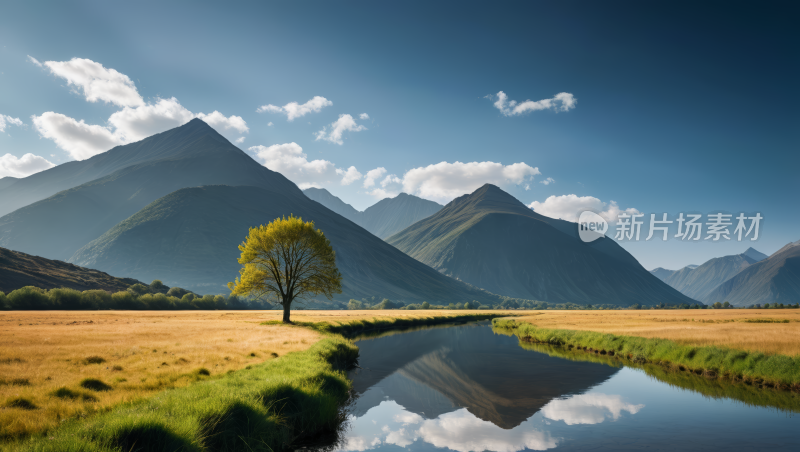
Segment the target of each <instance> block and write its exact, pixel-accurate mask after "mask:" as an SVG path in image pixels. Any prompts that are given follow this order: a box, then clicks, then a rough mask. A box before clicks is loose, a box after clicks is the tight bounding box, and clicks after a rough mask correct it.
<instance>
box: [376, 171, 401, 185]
mask: <svg viewBox="0 0 800 452" xmlns="http://www.w3.org/2000/svg"><path fill="white" fill-rule="evenodd" d="M402 183H403V179H400V178H399V177H397V176H396V175H394V174H390V175H388V176H386V177H385V178H384V179H383V180H382V181H381V187H386V186H388V185H391V184H402Z"/></svg>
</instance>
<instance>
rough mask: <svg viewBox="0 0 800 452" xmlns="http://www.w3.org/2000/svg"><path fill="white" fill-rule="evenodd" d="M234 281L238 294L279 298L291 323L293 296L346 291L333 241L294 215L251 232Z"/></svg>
mask: <svg viewBox="0 0 800 452" xmlns="http://www.w3.org/2000/svg"><path fill="white" fill-rule="evenodd" d="M239 251H241V252H242V254H241V257H239V263H240V264H242V265H243V267H242V269H241V270H240V272H239V273H240V276H239V277H238V278H236V281H235V282H231V283H228V287H229V288H230V289H231V292H232V293H233V294H234V295H244V296H251V297H255V298H261V297H264V296H266V297H277V298H278V300H279V303H280V304H281V305H283V307H284V310H285V312H286V314H285V315H284V319H283V320H284V322H287V321H289V308H290V306H291V303H292V301H293V300H294V299H295V298H303V297H305V296H314V295H320V294H321V295H324V296H326V297H327V298H328V299H330V298H331V297H332V296H333V294H334V293H341V291H342V275H341V273H339V270H338V269H337V268H336V253H335V252H334V251H333V248H332V247H331V242H330V240H328V238H327V237H325V234H323V233H322V231H321V230H319V229H314V222H313V221H308V222H304V221H303V220H302V218H297V217H295V216H293V215H292V216H290V217H289V218H278V219H276V220H274V221H272V222H271V223H269V224H267V225H261V226H259V227H256V228H250V233H249V235H248V236H247V238H246V239H245V241H244V243H242V244H241V245H239Z"/></svg>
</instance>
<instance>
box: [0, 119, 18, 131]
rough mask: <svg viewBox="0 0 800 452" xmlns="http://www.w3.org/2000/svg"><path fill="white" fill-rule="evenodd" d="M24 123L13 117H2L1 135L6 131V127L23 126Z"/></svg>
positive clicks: (0, 121)
mask: <svg viewBox="0 0 800 452" xmlns="http://www.w3.org/2000/svg"><path fill="white" fill-rule="evenodd" d="M21 125H22V121H21V120H20V119H19V118H12V117H11V116H6V115H0V133H1V132H5V131H6V126H21Z"/></svg>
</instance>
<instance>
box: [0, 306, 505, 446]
mask: <svg viewBox="0 0 800 452" xmlns="http://www.w3.org/2000/svg"><path fill="white" fill-rule="evenodd" d="M281 314H282V313H281V312H279V311H202V312H197V311H194V312H192V311H171V312H163V311H158V312H154V311H151V312H147V311H144V312H143V311H83V312H77V311H72V312H65V311H50V312H30V311H28V312H19V311H17V312H0V344H2V345H0V403H2V407H1V408H0V438H2V439H4V440H10V439H14V438H22V437H26V436H29V435H31V434H37V433H43V432H48V431H52V430H53V429H54V428H55V427H57V426H58V425H60V424H61V423H62V422H64V421H65V420H70V419H72V420H75V419H84V418H85V419H93V418H98V419H103V418H105V417H108V416H112V417H114V413H115V412H117V411H118V409H117V408H115V407H121V408H120V409H121V410H123V411H124V410H125V409H129V408H125V407H126V406H128V405H130V406H134V407H136V406H140V405H141V404H146V402H147V400H148V399H152V397H153V396H155V395H158V397H161V395H160V394H159V393H161V392H162V391H164V390H167V389H172V388H181V387H186V386H188V387H189V388H186V389H185V390H186V391H189V392H190V393H193V392H192V391H195V390H197V389H196V388H195V386H198V385H200V386H203V385H214V384H222V383H220V382H222V381H225V382H227V381H228V380H229V379H230V378H233V376H235V375H237V374H242V373H253V372H258V373H260V374H262V375H263V374H266V375H269V374H270V372H273V373H274V372H277V370H276V369H279V368H282V367H281V364H280V363H281V362H283V361H284V360H283V357H284V356H285V355H288V356H294V358H291V360H294V361H298V360H299V361H302V362H305V361H304V360H306V361H308V360H310V361H311V362H315V363H322V361H320V360H319V359H317V358H314V356H316V355H317V354H319V353H317V352H313V351H309V349H311V348H312V347H314V346H317V347H322V349H325V348H326V347H327V348H330V347H331V346H332V345H331V344H327V343H326V344H327V345H326V344H322V345H315V344H321V341H328V342H330V341H331V340H334V342H335V341H341V340H344V339H337V338H336V337H334V336H331V335H329V334H325V333H324V332H320V331H332V332H337V333H346V332H347V331H349V330H352V331H360V330H363V329H365V328H366V329H369V328H372V329H374V328H382V327H383V328H385V327H392V326H393V325H395V326H399V327H403V326H405V325H411V324H415V323H416V324H421V323H438V322H441V321H442V318H448V319H449V318H452V317H454V316H463V315H470V314H474V315H480V316H485V315H487V314H490V315H491V313H490V312H487V311H295V312H293V313H292V319H293V320H294V321H296V322H298V323H303V324H305V325H306V326H311V327H312V328H307V327H303V326H285V325H279V324H272V323H273V321H275V320H278V319H280V318H281ZM494 315H497V313H495V314H494ZM328 338H332V339H328ZM334 345H335V344H334ZM339 345H341V344H339ZM292 352H300V353H299V354H298V353H292ZM303 353H305V354H303ZM308 353H311V354H310V355H309V354H308ZM301 355H302V357H301ZM273 361H274V362H275V363H274V364H271V363H272V362H273ZM287 362H288V361H287ZM320 365H321V364H320ZM265 366H266V367H265ZM276 366H277V367H276ZM301 367H302V366H301ZM270 369H272V370H270ZM234 371H237V372H234ZM314 371H315V370H314V369H306V370H304V371H303V372H306V373H307V372H312V373H313V372H314ZM320 371H325V372H328V371H330V369H328V370H325V369H322V370H320ZM230 372H233V373H232V374H229V373H230ZM292 372H300V370H295V371H292ZM289 373H291V372H289ZM301 373H302V372H301ZM237 378H238V377H237ZM242 378H243V377H242ZM337 378H342V379H343V378H344V377H341V376H340V377H337ZM345 381H346V380H345ZM192 388H195V389H192ZM262 389H263V388H262ZM263 391H267V392H269V391H268V390H266V389H263ZM263 391H262V392H263ZM168 393H171V392H169V391H168ZM178 394H183V392H181V391H180V390H178ZM234 398H235V397H234ZM178 399H180V397H178ZM170 400H172V399H170ZM173 402H174V401H173ZM173 402H169V403H173ZM165 403H166V402H165ZM220 403H221V402H220ZM231 403H233V402H231ZM237 403H238V402H237ZM134 411H135V410H134ZM102 413H107V414H102ZM96 415H99V417H98V416H96ZM187 416H188V415H187ZM115 419H116V418H115ZM87 422H88V421H87ZM181 422H184V421H181ZM186 422H189V421H186ZM184 423H185V422H184ZM190 423H191V422H190ZM181 425H183V424H181ZM75 428H77V427H75ZM187 428H188V427H187ZM198 428H199V427H198ZM58 430H60V429H58ZM190 430H191V429H190ZM193 432H194V433H193V435H195V436H194V437H192V435H188V436H186V437H187V438H194V439H188V440H187V441H189V443H192V444H195V443H197V444H200V443H202V435H201V436H197V435H200V433H198V432H200V430H197V428H195V430H193ZM192 441H194V442H192ZM112 442H113V441H112ZM62 446H63V444H62ZM198 447H199V446H198ZM201 449H202V448H201Z"/></svg>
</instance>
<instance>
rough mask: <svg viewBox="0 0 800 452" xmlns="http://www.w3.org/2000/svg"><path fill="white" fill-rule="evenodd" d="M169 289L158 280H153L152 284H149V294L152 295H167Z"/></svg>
mask: <svg viewBox="0 0 800 452" xmlns="http://www.w3.org/2000/svg"><path fill="white" fill-rule="evenodd" d="M168 290H169V287H167V286H165V285H164V283H162V282H161V280H159V279H154V280H153V282H151V283H150V292H152V293H164V294H165V293H167V291H168Z"/></svg>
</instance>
